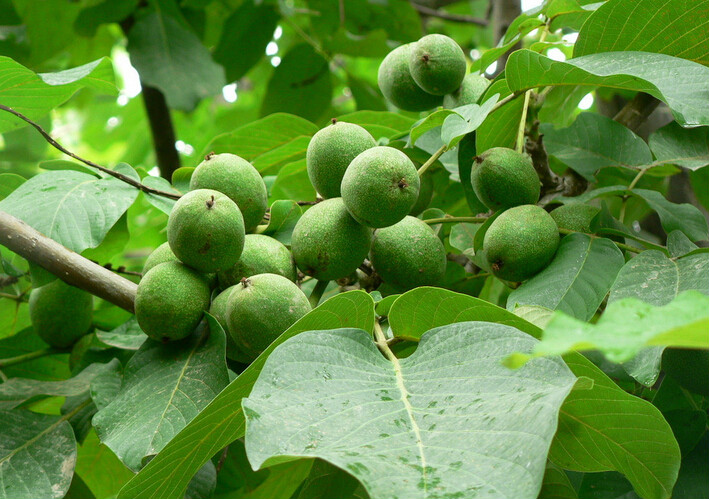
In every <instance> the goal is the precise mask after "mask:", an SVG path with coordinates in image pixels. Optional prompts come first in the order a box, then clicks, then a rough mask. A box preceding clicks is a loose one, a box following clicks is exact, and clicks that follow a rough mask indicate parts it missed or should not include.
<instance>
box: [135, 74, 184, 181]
mask: <svg viewBox="0 0 709 499" xmlns="http://www.w3.org/2000/svg"><path fill="white" fill-rule="evenodd" d="M140 84H141V86H142V92H141V93H142V95H143V104H145V112H146V113H147V115H148V122H149V123H150V133H151V134H152V136H153V146H154V147H155V156H156V159H157V163H158V168H160V175H161V176H162V177H163V178H164V179H167V180H168V181H170V180H171V179H172V174H173V172H174V171H175V170H177V169H178V168H179V167H180V155H179V153H178V152H177V149H175V140H176V139H175V128H174V126H173V125H172V117H171V116H170V108H169V107H167V101H166V100H165V95H164V94H163V93H162V92H161V91H160V90H159V89H157V88H155V87H151V86H150V85H147V84H146V83H145V82H144V81H143V80H141V81H140Z"/></svg>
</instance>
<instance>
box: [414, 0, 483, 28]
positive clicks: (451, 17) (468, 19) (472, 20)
mask: <svg viewBox="0 0 709 499" xmlns="http://www.w3.org/2000/svg"><path fill="white" fill-rule="evenodd" d="M411 5H412V6H413V8H414V9H416V10H417V11H418V12H419V13H420V14H423V15H425V16H429V17H437V18H439V19H443V20H445V21H452V22H455V23H465V24H476V25H478V26H487V25H488V20H487V19H479V18H477V17H472V16H464V15H460V14H451V13H449V12H443V11H441V10H437V9H432V8H431V7H426V6H425V5H420V4H418V3H415V2H411Z"/></svg>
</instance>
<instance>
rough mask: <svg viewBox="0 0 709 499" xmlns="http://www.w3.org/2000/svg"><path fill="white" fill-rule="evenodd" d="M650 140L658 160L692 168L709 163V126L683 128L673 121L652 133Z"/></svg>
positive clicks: (696, 168)
mask: <svg viewBox="0 0 709 499" xmlns="http://www.w3.org/2000/svg"><path fill="white" fill-rule="evenodd" d="M649 142H650V149H652V152H653V154H654V155H655V157H656V158H657V160H658V161H663V162H665V163H672V164H674V165H677V166H682V167H684V168H689V169H690V170H698V169H699V168H702V167H703V166H707V165H709V127H699V128H682V127H681V126H679V125H678V124H677V123H676V122H674V121H673V122H672V123H670V124H669V125H666V126H663V127H662V128H660V129H659V130H657V131H656V132H654V133H653V134H652V135H650V141H649Z"/></svg>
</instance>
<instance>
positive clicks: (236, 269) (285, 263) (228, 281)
mask: <svg viewBox="0 0 709 499" xmlns="http://www.w3.org/2000/svg"><path fill="white" fill-rule="evenodd" d="M256 274H278V275H282V276H283V277H286V278H287V279H290V280H291V281H293V282H295V280H296V279H297V277H298V273H297V272H296V270H295V262H294V261H293V255H291V253H290V251H288V248H286V247H285V246H284V245H283V244H282V243H281V242H280V241H277V240H276V239H273V238H272V237H268V236H264V235H262V234H247V235H246V241H245V243H244V251H243V252H242V253H241V258H239V261H238V262H236V265H234V266H233V267H231V268H230V269H228V270H222V271H221V272H219V274H218V276H219V284H220V285H221V286H222V287H223V288H226V287H229V286H233V285H234V284H238V283H239V282H241V279H243V278H244V277H251V276H252V275H256Z"/></svg>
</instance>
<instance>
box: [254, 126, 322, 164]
mask: <svg viewBox="0 0 709 499" xmlns="http://www.w3.org/2000/svg"><path fill="white" fill-rule="evenodd" d="M310 139H311V137H310V135H301V136H300V137H296V138H295V139H293V140H291V141H290V142H287V143H286V144H283V145H282V146H280V147H277V148H275V149H273V150H271V151H268V152H265V153H263V154H262V155H260V156H259V157H257V158H256V159H254V161H253V164H254V167H255V168H256V169H257V170H258V171H259V172H261V173H262V174H272V173H275V174H278V173H280V170H281V167H283V166H285V165H288V164H289V163H294V162H296V161H300V160H301V159H305V153H306V151H307V150H308V144H309V143H310Z"/></svg>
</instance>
